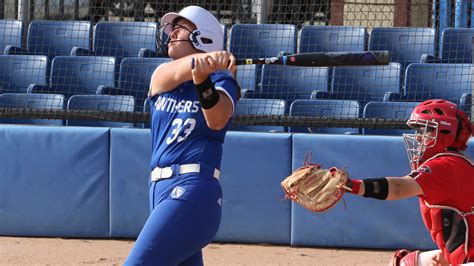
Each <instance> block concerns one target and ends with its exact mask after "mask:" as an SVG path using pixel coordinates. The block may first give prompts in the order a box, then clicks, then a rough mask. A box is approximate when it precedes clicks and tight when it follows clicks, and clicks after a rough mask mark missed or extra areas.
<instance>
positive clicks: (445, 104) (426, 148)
mask: <svg viewBox="0 0 474 266" xmlns="http://www.w3.org/2000/svg"><path fill="white" fill-rule="evenodd" d="M407 124H408V126H409V127H410V128H413V129H415V130H416V133H415V134H404V135H403V137H404V140H405V146H406V149H407V153H408V158H409V160H410V164H411V166H412V169H416V168H417V167H418V166H420V164H421V163H422V162H424V161H426V160H427V159H429V158H431V157H433V156H434V155H436V154H438V153H440V152H444V151H446V150H447V149H448V148H451V149H455V150H465V149H466V147H467V146H466V143H467V141H468V140H469V138H470V137H471V134H472V127H471V124H470V122H469V119H468V118H467V116H466V114H465V113H464V112H462V111H460V110H458V109H457V106H456V104H454V103H452V102H449V101H446V100H438V99H436V100H427V101H424V102H422V103H420V104H419V105H418V106H417V107H415V109H413V112H412V114H411V117H410V119H409V120H408V122H407Z"/></svg>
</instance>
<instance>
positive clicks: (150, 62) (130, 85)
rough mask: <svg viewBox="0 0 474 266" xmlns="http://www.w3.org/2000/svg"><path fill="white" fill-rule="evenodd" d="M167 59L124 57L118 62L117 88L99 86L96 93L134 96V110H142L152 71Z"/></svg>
mask: <svg viewBox="0 0 474 266" xmlns="http://www.w3.org/2000/svg"><path fill="white" fill-rule="evenodd" d="M169 61H170V59H169V58H125V59H124V60H122V63H120V72H119V80H118V88H114V87H109V86H99V88H98V89H97V94H108V95H132V96H133V97H135V108H136V110H135V111H137V112H142V111H143V109H142V106H143V103H144V101H145V99H146V98H147V94H148V90H149V88H150V81H151V76H152V74H153V72H154V71H155V69H156V68H157V67H158V66H159V65H160V64H162V63H166V62H169Z"/></svg>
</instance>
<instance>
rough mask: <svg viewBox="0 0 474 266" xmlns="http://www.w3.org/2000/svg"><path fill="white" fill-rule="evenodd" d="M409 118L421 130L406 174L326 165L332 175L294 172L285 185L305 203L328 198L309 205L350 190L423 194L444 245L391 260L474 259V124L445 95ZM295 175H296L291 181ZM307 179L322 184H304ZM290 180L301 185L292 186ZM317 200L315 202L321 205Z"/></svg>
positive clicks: (427, 215) (431, 226) (409, 143)
mask: <svg viewBox="0 0 474 266" xmlns="http://www.w3.org/2000/svg"><path fill="white" fill-rule="evenodd" d="M407 124H408V125H409V126H410V127H411V128H412V129H414V130H416V132H415V133H414V134H404V136H403V138H404V141H405V146H406V149H407V153H408V158H409V161H410V165H411V168H412V171H411V172H410V173H409V174H408V175H406V176H403V177H380V178H371V179H364V180H357V179H354V180H350V179H349V178H348V177H347V174H346V173H345V172H344V171H343V170H337V169H333V170H332V171H326V172H329V173H330V174H328V175H329V178H326V179H324V178H313V179H317V180H318V181H309V182H308V181H306V180H305V181H303V182H296V181H295V176H294V175H292V176H290V177H288V178H287V179H285V180H284V181H283V182H282V186H283V187H284V189H285V191H286V193H287V196H288V197H290V198H292V199H294V200H296V201H297V202H299V203H302V205H303V206H305V205H304V204H308V203H303V201H305V200H307V199H308V198H312V197H317V198H319V199H321V200H322V201H324V200H327V202H326V203H325V204H324V205H323V207H313V208H309V209H312V210H314V211H322V210H325V209H327V208H329V207H331V206H333V205H334V204H335V203H336V202H337V201H338V200H339V199H340V198H341V197H342V194H344V192H346V191H349V192H351V193H353V194H356V195H360V196H363V197H368V198H374V199H379V200H398V199H404V198H409V197H414V196H418V197H419V201H420V211H421V215H422V218H423V221H424V223H425V225H426V228H427V229H428V230H429V232H430V234H431V236H432V238H433V240H434V241H435V242H436V244H437V245H438V247H439V249H438V250H432V251H426V252H420V251H413V252H410V251H408V250H399V251H397V252H396V253H395V254H394V256H393V258H392V261H391V264H392V265H448V264H450V265H460V264H463V263H469V262H474V162H473V161H471V160H470V159H469V158H468V157H466V156H465V155H463V154H462V153H460V151H462V150H465V149H466V147H467V146H466V144H467V142H468V140H469V138H470V137H471V135H472V133H473V129H472V126H471V124H470V123H469V120H468V118H467V116H466V115H465V114H464V113H463V112H462V111H460V110H458V109H457V106H456V105H455V104H454V103H451V102H449V101H445V100H428V101H425V102H422V103H421V104H419V105H418V106H417V107H416V108H415V109H414V110H413V112H412V114H411V117H410V119H409V120H408V122H407ZM311 168H314V170H313V171H320V169H319V168H318V167H317V166H312V165H306V166H304V167H303V168H301V169H299V170H297V171H295V173H298V172H299V173H300V174H299V175H300V176H301V175H303V176H304V175H310V176H311V174H308V173H306V172H308V169H311ZM318 169H319V170H318ZM302 172H305V174H301V173H302ZM331 172H332V174H331ZM313 176H317V175H313ZM290 179H291V180H293V181H291V182H289V180H290ZM328 180H329V181H328ZM305 182H306V183H308V184H317V185H316V186H314V187H312V188H310V189H307V188H305V189H301V187H304V185H303V184H304V183H305ZM289 183H292V184H296V183H300V185H298V186H295V185H293V186H292V187H290V186H289V185H288V184H289ZM303 191H312V193H313V194H307V193H306V192H304V193H305V194H306V196H303V197H300V194H301V193H303ZM314 191H322V192H321V194H325V195H326V196H320V192H317V193H316V194H317V196H316V195H315V192H314ZM328 195H329V196H328ZM313 201H314V200H311V199H310V200H309V202H313ZM317 201H318V200H316V201H314V202H313V204H316V205H317ZM305 207H306V206H305ZM469 264H470V263H469Z"/></svg>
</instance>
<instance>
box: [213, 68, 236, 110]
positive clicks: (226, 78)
mask: <svg viewBox="0 0 474 266" xmlns="http://www.w3.org/2000/svg"><path fill="white" fill-rule="evenodd" d="M211 80H212V82H213V83H214V87H215V88H216V90H217V91H222V92H223V93H225V94H226V95H227V97H229V99H230V101H231V102H232V112H234V110H235V104H236V103H237V95H238V92H237V91H238V90H240V88H239V86H238V84H237V82H236V81H235V79H234V78H233V77H232V76H231V75H230V74H226V73H215V74H213V75H212V76H211Z"/></svg>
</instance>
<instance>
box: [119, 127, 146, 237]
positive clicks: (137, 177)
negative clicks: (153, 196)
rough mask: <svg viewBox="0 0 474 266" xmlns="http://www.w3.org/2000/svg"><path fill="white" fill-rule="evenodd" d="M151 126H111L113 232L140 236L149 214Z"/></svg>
mask: <svg viewBox="0 0 474 266" xmlns="http://www.w3.org/2000/svg"><path fill="white" fill-rule="evenodd" d="M150 159H151V134H150V130H149V129H120V128H111V129H110V236H111V237H137V236H138V234H139V233H140V230H141V229H142V227H143V225H144V224H145V222H146V219H147V218H148V215H149V214H150V211H149V207H148V184H149V175H150V170H149V169H150V166H149V165H150Z"/></svg>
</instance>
